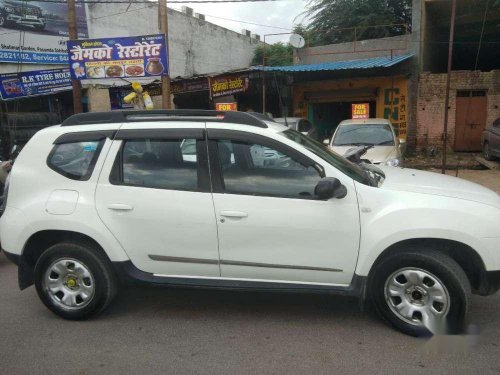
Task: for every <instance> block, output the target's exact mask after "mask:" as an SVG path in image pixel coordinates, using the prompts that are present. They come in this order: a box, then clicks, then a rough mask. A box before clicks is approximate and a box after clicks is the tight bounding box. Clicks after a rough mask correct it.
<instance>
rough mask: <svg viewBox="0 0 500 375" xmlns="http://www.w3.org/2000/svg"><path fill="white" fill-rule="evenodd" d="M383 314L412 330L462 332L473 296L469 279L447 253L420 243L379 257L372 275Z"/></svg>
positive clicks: (419, 333) (397, 325)
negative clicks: (430, 249) (427, 247)
mask: <svg viewBox="0 0 500 375" xmlns="http://www.w3.org/2000/svg"><path fill="white" fill-rule="evenodd" d="M369 287H370V289H369V290H370V297H371V299H372V301H373V304H374V306H375V309H376V310H377V312H378V313H379V315H380V316H381V317H382V318H383V319H384V320H386V321H387V322H388V323H389V324H391V325H392V326H393V327H395V328H397V329H398V330H400V331H401V332H404V333H406V334H409V335H412V336H422V335H428V334H437V333H458V332H460V331H461V330H462V328H463V323H464V319H465V317H466V314H467V310H468V306H469V301H470V294H471V292H470V283H469V280H468V279H467V276H466V275H465V272H464V271H463V270H462V268H461V267H460V266H459V265H458V264H457V263H456V262H455V261H454V260H453V259H451V258H450V257H448V256H447V255H444V254H441V253H438V252H434V251H429V250H427V249H415V250H414V251H405V252H402V253H396V254H394V255H392V256H390V257H388V258H386V259H384V260H382V261H381V262H379V263H378V264H377V265H376V266H375V268H374V270H373V272H372V275H371V276H370V284H369Z"/></svg>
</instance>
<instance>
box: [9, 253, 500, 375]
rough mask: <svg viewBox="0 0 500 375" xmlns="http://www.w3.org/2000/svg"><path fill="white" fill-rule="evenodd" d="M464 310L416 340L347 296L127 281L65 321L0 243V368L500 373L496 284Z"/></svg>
mask: <svg viewBox="0 0 500 375" xmlns="http://www.w3.org/2000/svg"><path fill="white" fill-rule="evenodd" d="M470 316H471V321H472V322H473V323H474V324H472V325H471V331H473V332H476V334H471V335H468V336H458V337H439V338H432V339H428V338H427V339H417V338H413V337H408V336H405V335H403V334H400V333H398V332H396V331H395V330H393V329H391V328H390V327H387V326H386V325H385V324H384V323H382V322H381V321H379V320H378V318H376V317H375V316H374V315H373V314H371V313H361V312H360V311H359V309H358V307H357V301H356V299H352V298H345V297H329V296H318V295H297V294H274V293H249V292H220V291H202V290H185V289H184V290H182V289H163V288H129V289H125V290H122V291H121V293H120V294H119V295H118V297H117V298H116V299H115V301H114V302H113V304H112V305H111V306H110V308H108V310H106V311H105V312H104V313H103V314H102V315H101V316H99V317H98V318H95V319H93V320H89V321H84V322H70V321H65V320H62V319H60V318H58V317H56V316H55V315H53V314H52V313H51V312H50V311H48V310H47V309H46V308H45V307H44V306H43V305H42V303H41V302H40V301H39V300H38V297H37V295H36V291H35V289H34V288H33V287H31V288H29V289H27V290H25V291H23V292H20V291H19V289H18V288H17V269H16V267H15V266H14V265H12V264H11V263H9V262H8V261H7V259H6V258H5V257H4V255H3V254H0V374H9V375H10V374H79V375H81V374H125V373H134V374H202V373H203V374H222V373H229V374H335V373H338V374H354V373H357V374H403V373H404V374H481V375H484V374H499V373H500V294H497V295H494V296H490V297H486V298H484V297H474V298H473V307H472V311H471V314H470ZM477 332H478V333H477Z"/></svg>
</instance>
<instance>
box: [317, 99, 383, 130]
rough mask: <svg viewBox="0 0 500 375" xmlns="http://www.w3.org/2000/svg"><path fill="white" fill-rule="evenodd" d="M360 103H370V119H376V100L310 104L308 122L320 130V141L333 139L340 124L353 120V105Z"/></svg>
mask: <svg viewBox="0 0 500 375" xmlns="http://www.w3.org/2000/svg"><path fill="white" fill-rule="evenodd" d="M358 103H369V104H370V117H376V112H377V111H376V104H377V102H376V101H375V100H372V101H367V100H363V101H346V102H331V103H313V104H309V108H308V114H309V115H308V120H309V121H311V122H312V123H313V124H314V125H315V126H316V127H317V128H318V132H319V134H320V138H319V139H324V138H331V137H332V135H333V133H334V132H335V129H336V128H337V126H338V124H339V123H340V122H341V121H343V120H349V119H350V118H351V110H352V105H353V104H358Z"/></svg>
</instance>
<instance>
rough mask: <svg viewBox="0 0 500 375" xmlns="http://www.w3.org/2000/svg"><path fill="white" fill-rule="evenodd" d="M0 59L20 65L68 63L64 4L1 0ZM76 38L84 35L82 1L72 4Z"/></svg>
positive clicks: (65, 5)
mask: <svg viewBox="0 0 500 375" xmlns="http://www.w3.org/2000/svg"><path fill="white" fill-rule="evenodd" d="M0 15H2V16H3V18H4V19H8V20H10V22H7V23H5V24H4V25H3V26H0V35H1V38H0V40H1V41H0V62H7V63H15V64H17V63H23V64H44V65H47V64H59V65H61V64H62V65H65V64H67V63H68V54H67V52H66V41H67V40H68V6H67V4H66V3H63V2H60V3H57V2H47V1H24V0H1V1H0ZM76 17H77V29H78V37H79V38H87V37H88V30H87V16H86V14H85V4H79V3H77V4H76Z"/></svg>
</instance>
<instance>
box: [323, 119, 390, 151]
mask: <svg viewBox="0 0 500 375" xmlns="http://www.w3.org/2000/svg"><path fill="white" fill-rule="evenodd" d="M332 144H333V145H334V146H352V145H355V146H357V145H380V146H394V136H393V133H392V129H391V126H390V125H389V124H349V125H339V128H338V129H337V131H336V132H335V137H334V139H333V142H332Z"/></svg>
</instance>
